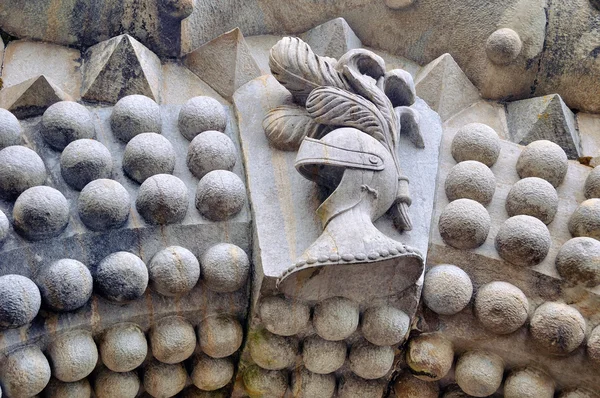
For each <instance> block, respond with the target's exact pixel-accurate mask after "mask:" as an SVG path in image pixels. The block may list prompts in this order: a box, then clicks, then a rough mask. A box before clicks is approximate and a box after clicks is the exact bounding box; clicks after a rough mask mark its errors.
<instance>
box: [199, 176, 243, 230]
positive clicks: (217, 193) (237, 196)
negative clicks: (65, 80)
mask: <svg viewBox="0 0 600 398" xmlns="http://www.w3.org/2000/svg"><path fill="white" fill-rule="evenodd" d="M245 203H246V187H245V186H244V182H243V181H242V180H241V179H240V178H239V177H238V176H237V175H236V174H234V173H232V172H231V171H228V170H213V171H210V172H208V173H207V174H205V175H204V177H202V179H201V180H200V181H199V182H198V187H197V188H196V208H197V209H198V211H199V212H200V213H201V214H202V215H203V216H204V217H206V218H208V219H209V220H213V221H225V220H227V219H230V218H231V217H233V216H235V215H236V214H237V213H239V212H240V210H242V208H243V207H244V204H245Z"/></svg>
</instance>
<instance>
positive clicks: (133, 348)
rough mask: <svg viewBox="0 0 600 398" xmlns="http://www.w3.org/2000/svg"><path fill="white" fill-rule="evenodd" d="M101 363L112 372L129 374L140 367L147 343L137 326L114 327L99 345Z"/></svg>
mask: <svg viewBox="0 0 600 398" xmlns="http://www.w3.org/2000/svg"><path fill="white" fill-rule="evenodd" d="M98 348H99V351H100V357H101V359H102V363H103V364H104V365H105V366H106V367H107V368H108V369H110V370H112V371H113V372H129V371H132V370H134V369H135V368H137V367H138V366H140V365H141V364H142V363H143V362H144V360H145V359H146V355H147V354H148V342H147V341H146V336H144V333H143V332H142V330H141V329H140V327H139V326H137V325H136V324H133V323H121V324H117V325H114V326H113V327H111V328H110V329H108V330H107V331H106V333H104V334H103V335H102V337H101V339H100V343H99V346H98Z"/></svg>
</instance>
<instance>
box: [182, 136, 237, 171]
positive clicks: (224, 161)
mask: <svg viewBox="0 0 600 398" xmlns="http://www.w3.org/2000/svg"><path fill="white" fill-rule="evenodd" d="M186 162H187V166H188V169H190V171H191V172H192V174H193V175H194V176H196V177H197V178H202V177H204V176H205V175H206V174H207V173H209V172H211V171H213V170H228V171H231V170H233V167H234V166H235V163H236V149H235V145H234V144H233V141H231V138H229V137H228V136H227V135H225V134H223V133H221V132H219V131H215V130H208V131H205V132H203V133H200V134H198V135H197V136H196V137H194V139H193V140H192V142H191V143H190V145H189V147H188V152H187V158H186Z"/></svg>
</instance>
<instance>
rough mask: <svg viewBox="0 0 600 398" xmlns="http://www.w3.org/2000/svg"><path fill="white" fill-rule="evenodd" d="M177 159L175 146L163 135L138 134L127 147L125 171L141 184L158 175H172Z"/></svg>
mask: <svg viewBox="0 0 600 398" xmlns="http://www.w3.org/2000/svg"><path fill="white" fill-rule="evenodd" d="M176 157H177V154H176V153H175V149H174V148H173V145H172V144H171V142H170V141H169V140H168V139H166V138H165V137H163V136H162V135H160V134H157V133H142V134H138V135H136V136H135V137H133V138H132V139H131V140H130V141H129V142H128V143H127V146H125V151H124V152H123V171H124V172H125V174H127V175H128V176H129V177H130V178H131V179H132V180H134V181H136V182H138V183H140V184H141V183H143V182H144V181H146V179H147V178H148V177H151V176H153V175H156V174H172V173H173V170H174V169H175V158H176Z"/></svg>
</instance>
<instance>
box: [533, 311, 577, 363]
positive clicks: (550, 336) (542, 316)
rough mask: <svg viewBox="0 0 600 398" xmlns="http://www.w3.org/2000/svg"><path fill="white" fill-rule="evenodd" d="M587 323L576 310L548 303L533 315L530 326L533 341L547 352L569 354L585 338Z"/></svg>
mask: <svg viewBox="0 0 600 398" xmlns="http://www.w3.org/2000/svg"><path fill="white" fill-rule="evenodd" d="M585 329H586V323H585V319H584V318H583V316H582V315H581V314H580V313H579V311H577V310H576V309H575V308H573V307H570V306H568V305H566V304H563V303H556V302H547V303H544V304H542V305H541V306H539V307H538V308H537V309H536V310H535V312H534V313H533V315H532V317H531V321H530V325H529V330H530V332H531V337H532V338H533V340H534V341H535V342H536V343H537V344H538V345H539V346H540V347H541V348H543V349H545V350H546V351H547V352H550V353H554V354H567V353H569V352H571V351H573V350H575V349H576V348H577V347H579V345H580V344H581V343H582V342H583V339H584V338H585Z"/></svg>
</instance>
